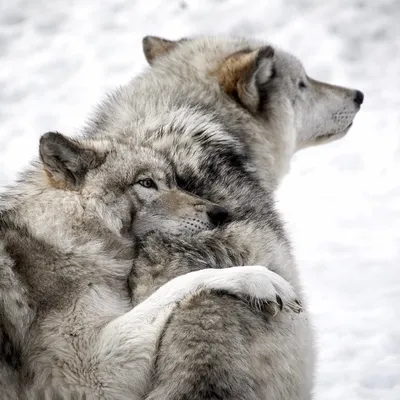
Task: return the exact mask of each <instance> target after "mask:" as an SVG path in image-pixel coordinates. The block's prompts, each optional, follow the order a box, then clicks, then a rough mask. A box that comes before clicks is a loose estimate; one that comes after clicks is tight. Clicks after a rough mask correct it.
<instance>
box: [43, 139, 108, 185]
mask: <svg viewBox="0 0 400 400" xmlns="http://www.w3.org/2000/svg"><path fill="white" fill-rule="evenodd" d="M39 154H40V159H41V160H42V162H43V166H44V170H45V171H46V173H47V176H48V177H49V180H50V183H51V185H52V186H54V187H57V188H62V189H71V190H77V189H78V188H79V187H80V185H81V184H82V183H83V181H84V179H85V176H86V173H87V172H88V171H89V170H90V169H93V168H96V167H97V166H99V165H100V164H101V163H102V157H101V156H100V155H99V154H97V153H96V152H95V151H94V150H90V149H84V148H82V147H81V146H80V145H79V144H78V143H77V142H75V141H73V140H71V139H68V138H67V137H65V136H64V135H62V134H61V133H58V132H48V133H45V134H44V135H43V136H42V137H41V138H40V146H39Z"/></svg>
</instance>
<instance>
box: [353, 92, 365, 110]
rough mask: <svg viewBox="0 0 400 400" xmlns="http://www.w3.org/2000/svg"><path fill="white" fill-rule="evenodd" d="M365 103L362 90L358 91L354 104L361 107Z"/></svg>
mask: <svg viewBox="0 0 400 400" xmlns="http://www.w3.org/2000/svg"><path fill="white" fill-rule="evenodd" d="M363 101H364V93H363V92H361V91H360V90H356V91H355V94H354V102H355V103H356V104H358V105H359V106H361V104H362V103H363Z"/></svg>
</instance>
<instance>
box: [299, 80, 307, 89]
mask: <svg viewBox="0 0 400 400" xmlns="http://www.w3.org/2000/svg"><path fill="white" fill-rule="evenodd" d="M306 87H307V86H306V84H305V83H304V81H300V82H299V88H300V89H305V88H306Z"/></svg>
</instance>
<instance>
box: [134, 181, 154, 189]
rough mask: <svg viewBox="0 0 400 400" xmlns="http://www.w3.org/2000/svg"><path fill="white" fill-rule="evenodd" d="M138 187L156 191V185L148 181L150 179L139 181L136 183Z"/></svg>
mask: <svg viewBox="0 0 400 400" xmlns="http://www.w3.org/2000/svg"><path fill="white" fill-rule="evenodd" d="M138 184H139V185H142V186H143V187H145V188H146V189H157V185H156V184H155V182H154V181H153V180H152V179H150V178H146V179H141V180H140V181H138Z"/></svg>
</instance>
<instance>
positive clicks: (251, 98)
mask: <svg viewBox="0 0 400 400" xmlns="http://www.w3.org/2000/svg"><path fill="white" fill-rule="evenodd" d="M273 75H274V49H273V48H272V47H271V46H265V47H262V48H260V49H258V50H253V51H251V50H242V51H239V52H237V53H234V54H232V55H231V56H229V57H228V58H227V59H226V60H225V61H224V63H223V64H222V66H221V67H220V69H219V71H218V81H219V84H220V86H221V87H222V89H223V90H224V91H225V92H226V93H227V94H228V95H229V96H231V97H233V98H234V99H235V100H236V101H238V102H239V103H241V104H242V105H243V106H244V107H246V108H247V109H248V110H249V111H251V112H257V111H258V110H259V108H260V101H261V98H260V86H261V85H264V84H266V83H267V82H268V81H269V80H270V79H271V78H272V77H273Z"/></svg>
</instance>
